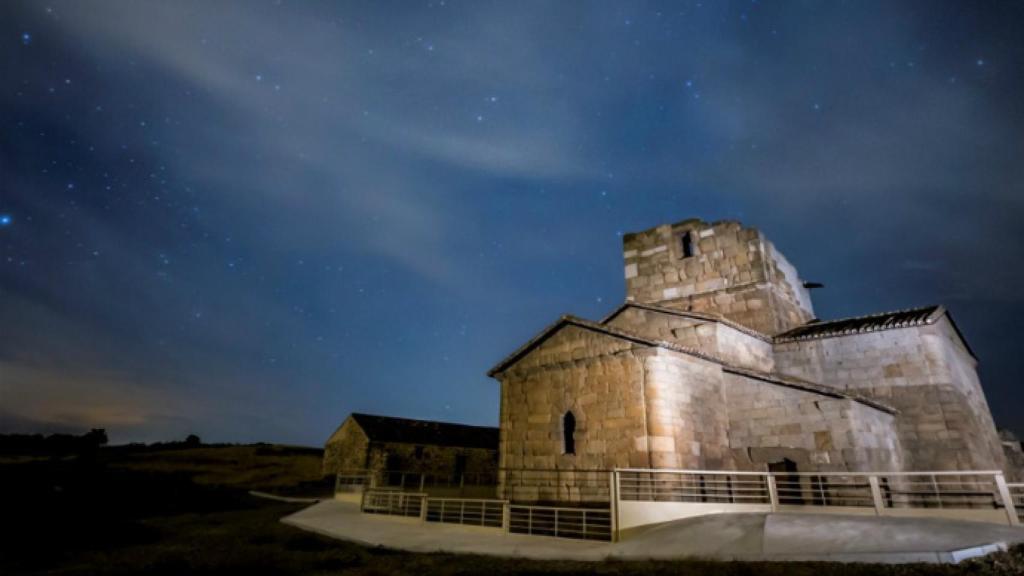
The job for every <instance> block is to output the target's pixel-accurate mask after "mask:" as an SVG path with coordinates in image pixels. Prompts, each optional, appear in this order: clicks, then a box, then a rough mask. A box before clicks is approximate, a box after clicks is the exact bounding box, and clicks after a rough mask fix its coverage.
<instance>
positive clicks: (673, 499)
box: [338, 468, 1024, 540]
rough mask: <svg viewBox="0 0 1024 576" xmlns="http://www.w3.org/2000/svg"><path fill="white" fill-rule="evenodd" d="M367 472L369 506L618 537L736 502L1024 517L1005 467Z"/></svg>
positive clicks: (433, 517) (772, 508)
mask: <svg viewBox="0 0 1024 576" xmlns="http://www.w3.org/2000/svg"><path fill="white" fill-rule="evenodd" d="M366 479H367V476H366V475H365V474H347V475H345V476H344V477H343V476H342V475H339V479H338V483H339V486H362V487H363V488H365V489H364V491H363V495H362V500H361V503H360V506H361V510H362V511H363V512H366V513H371V514H386V515H394V516H407V517H419V518H420V519H421V521H423V522H437V523H449V524H461V525H467V526H478V527H485V528H495V529H501V528H503V529H504V530H505V531H507V532H511V533H515V534H530V535H543V536H556V537H561V538H582V539H591V540H613V539H617V538H618V537H619V535H620V534H622V533H628V531H630V530H632V529H633V528H637V527H640V526H644V525H649V524H655V523H660V522H666V521H671V520H675V519H680V518H687V517H692V516H697V515H701V514H716V513H729V512H823V513H839V514H861V515H863V514H868V515H878V516H928V517H944V518H953V519H963V520H975V521H984V522H995V523H1003V524H1017V523H1019V522H1024V483H1020V484H1007V483H1006V481H1005V479H1004V477H1003V475H1002V473H1001V472H999V471H940V472H876V473H871V472H864V473H856V472H801V473H798V472H745V471H724V470H668V469H636V468H629V469H616V470H613V471H606V470H587V471H565V470H563V471H555V470H502V471H501V474H499V481H501V482H502V483H501V484H499V485H498V487H496V491H497V492H498V493H500V494H502V495H504V496H505V497H504V499H496V498H475V497H473V498H471V497H464V496H463V497H454V498H453V497H446V496H444V497H441V496H438V494H437V493H429V492H426V491H422V490H415V489H414V490H406V489H404V488H403V487H402V486H401V485H399V486H397V487H381V486H374V485H373V484H372V482H374V481H375V480H374V479H372V478H371V484H370V485H369V486H368V485H367V483H366ZM421 484H426V480H425V479H422V480H421ZM416 488H418V486H417V487H416Z"/></svg>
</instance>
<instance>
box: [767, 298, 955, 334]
mask: <svg viewBox="0 0 1024 576" xmlns="http://www.w3.org/2000/svg"><path fill="white" fill-rule="evenodd" d="M929 308H942V305H940V304H929V305H927V306H916V307H914V308H898V309H896V310H887V311H885V312H873V313H871V314H861V315H860V316H847V317H846V318H835V319H832V320H820V321H818V322H811V323H807V324H802V325H800V326H797V327H796V328H790V330H796V329H797V328H803V327H804V326H824V325H827V324H833V323H836V322H849V321H850V320H868V319H870V318H881V317H882V316H891V315H893V314H906V313H907V312H924V311H925V310H928V309H929ZM788 331H789V330H787V332H788ZM782 334H785V332H783V333H782Z"/></svg>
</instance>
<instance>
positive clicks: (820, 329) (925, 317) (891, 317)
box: [772, 304, 946, 343]
mask: <svg viewBox="0 0 1024 576" xmlns="http://www.w3.org/2000/svg"><path fill="white" fill-rule="evenodd" d="M945 312H946V309H945V307H943V306H942V305H940V304H930V305H928V306H919V307H916V308H904V309H900V310H890V311H888V312H876V313H873V314H864V315H861V316H850V317H847V318H837V319H835V320H825V321H820V322H809V323H807V324H801V325H800V326H794V327H793V328H790V329H789V330H786V331H785V332H780V333H779V334H776V335H775V336H774V337H773V338H772V341H773V342H776V343H779V342H788V341H793V340H807V339H812V338H824V337H827V336H836V335H842V334H863V333H867V332H877V331H880V330H894V329H898V328H909V327H913V326H921V325H925V324H932V323H934V322H935V321H936V320H938V318H939V317H940V316H942V315H943V314H944V313H945ZM926 313H927V314H926ZM875 320H883V321H882V322H880V323H876V324H871V322H872V321H875ZM857 322H862V323H864V324H863V325H860V326H850V327H846V328H843V327H842V326H843V325H844V324H853V323H857ZM830 328H832V330H830Z"/></svg>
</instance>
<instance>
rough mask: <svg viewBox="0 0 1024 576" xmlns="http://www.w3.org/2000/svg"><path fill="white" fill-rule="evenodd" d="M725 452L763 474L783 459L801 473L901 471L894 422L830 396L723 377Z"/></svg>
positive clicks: (744, 379)
mask: <svg viewBox="0 0 1024 576" xmlns="http://www.w3.org/2000/svg"><path fill="white" fill-rule="evenodd" d="M724 388H725V398H726V402H727V404H728V407H729V422H728V426H729V448H730V449H731V450H732V454H733V458H734V459H735V462H736V464H737V466H738V467H740V468H741V469H746V470H765V467H766V465H767V464H769V463H772V462H780V461H782V459H784V458H788V459H789V460H791V461H793V462H795V463H796V464H797V466H798V470H799V471H801V472H806V471H867V470H872V471H873V470H900V469H901V468H902V460H901V451H900V444H899V439H898V435H897V431H896V426H895V419H894V417H893V416H892V415H891V414H888V413H886V412H883V411H881V410H878V409H876V408H872V407H870V406H866V405H864V404H861V403H859V402H856V401H855V400H851V399H847V398H832V397H828V396H824V395H821V394H815V393H813V392H805V391H802V390H798V389H794V388H787V387H784V386H779V385H773V384H770V383H766V382H762V381H758V380H753V379H750V378H748V377H745V376H741V375H737V374H730V373H726V374H725V376H724Z"/></svg>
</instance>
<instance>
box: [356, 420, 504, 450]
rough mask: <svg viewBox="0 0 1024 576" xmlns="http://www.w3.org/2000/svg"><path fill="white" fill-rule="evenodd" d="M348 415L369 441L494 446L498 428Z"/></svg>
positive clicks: (479, 446)
mask: <svg viewBox="0 0 1024 576" xmlns="http://www.w3.org/2000/svg"><path fill="white" fill-rule="evenodd" d="M351 418H352V419H353V420H355V421H356V423H357V424H359V427H360V428H362V429H363V431H364V432H366V436H367V437H368V438H369V439H370V441H371V442H397V443H401V444H431V445H435V446H452V447H457V448H485V449H487V450H497V449H498V429H497V428H492V427H489V426H469V425H467V424H453V423H451V422H434V421H432V420H413V419H411V418H393V417H391V416H375V415H373V414H360V413H357V412H353V413H352V416H351Z"/></svg>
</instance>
